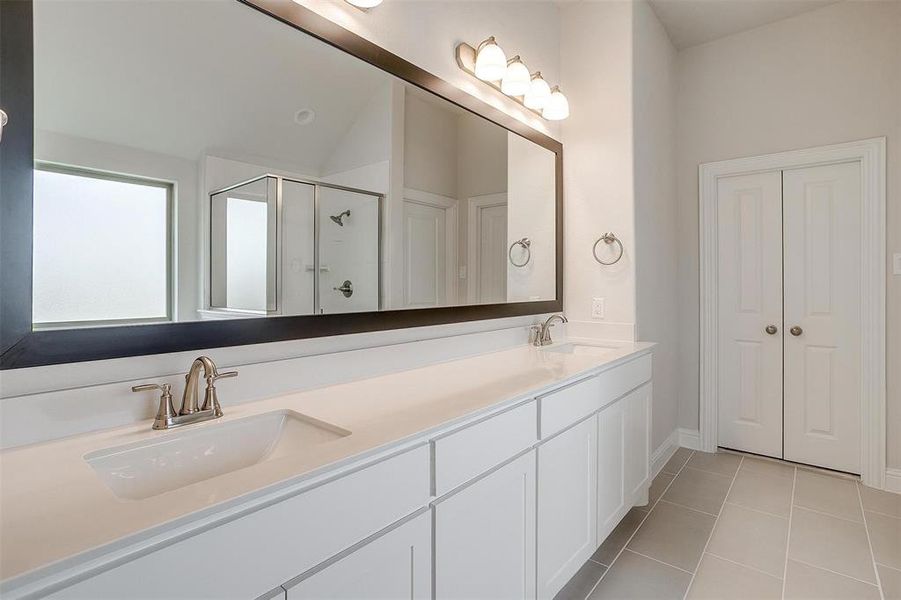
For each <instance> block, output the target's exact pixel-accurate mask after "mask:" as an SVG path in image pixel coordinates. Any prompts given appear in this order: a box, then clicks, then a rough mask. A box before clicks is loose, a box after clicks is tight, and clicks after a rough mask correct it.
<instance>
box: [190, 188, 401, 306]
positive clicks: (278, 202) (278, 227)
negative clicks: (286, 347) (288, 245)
mask: <svg viewBox="0 0 901 600" xmlns="http://www.w3.org/2000/svg"><path fill="white" fill-rule="evenodd" d="M268 178H272V179H275V254H276V261H275V286H274V287H275V309H274V310H268V309H267V310H265V311H254V310H241V309H231V308H228V307H219V306H213V268H212V266H213V196H218V195H219V194H224V193H226V192H229V191H231V190H235V189H237V188H240V187H244V186H245V185H249V184H251V183H255V182H257V181H260V180H263V179H268ZM285 181H289V182H291V183H299V184H302V185H309V186H312V188H313V312H312V313H310V315H321V314H323V313H321V312H320V311H321V309H322V300H321V298H320V292H321V290H320V280H319V279H320V274H321V272H320V266H321V254H322V253H321V252H320V250H319V242H320V225H319V217H320V208H321V207H320V189H322V188H329V189H333V190H340V191H342V192H351V193H354V194H361V195H364V196H372V197H375V198H376V201H377V202H378V222H377V225H376V227H377V230H376V246H377V248H378V250H377V256H376V265H377V269H378V272H377V283H376V287H377V296H376V297H377V303H378V308H376V310H377V311H380V310H383V308H384V300H383V296H384V294H383V291H382V286H383V284H384V273H383V271H384V269H383V264H382V256H383V252H384V249H383V248H382V243H383V242H384V236H383V232H384V227H385V198H386V196H385V194H383V193H380V192H373V191H371V190H364V189H361V188H353V187H348V186H346V185H338V184H335V183H326V182H324V181H317V180H316V179H308V178H305V177H294V176H287V175H277V174H275V173H268V172H267V173H263V174H262V175H257V176H256V177H252V178H250V179H245V180H243V181H240V182H238V183H234V184H232V185H229V186H226V187H224V188H221V189H217V190H214V191H212V192H210V193H209V194H207V196H208V198H209V202H208V204H207V210H208V214H209V219H208V224H209V227H206V228H205V230H204V233H205V235H207V236H209V239H208V240H207V243H206V252H207V260H206V270H207V273H206V274H205V279H206V281H207V283H208V284H209V289H208V290H207V293H205V294H204V296H205V298H204V302H205V303H206V304H207V307H208V309H209V310H210V311H214V312H222V313H227V314H229V315H247V316H248V317H250V316H254V317H278V316H286V317H290V316H309V315H305V314H299V315H295V314H285V313H283V312H282V304H283V303H282V283H283V273H282V271H283V269H282V241H283V240H284V235H283V231H282V190H283V184H284V182H285ZM267 304H268V298H267ZM351 312H359V311H351ZM329 314H336V315H340V314H350V313H340V312H339V313H329Z"/></svg>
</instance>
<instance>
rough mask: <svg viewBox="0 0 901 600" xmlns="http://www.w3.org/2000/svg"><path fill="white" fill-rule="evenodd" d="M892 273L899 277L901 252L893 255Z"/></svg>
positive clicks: (900, 272) (900, 273)
mask: <svg viewBox="0 0 901 600" xmlns="http://www.w3.org/2000/svg"><path fill="white" fill-rule="evenodd" d="M892 273H894V274H895V275H901V252H896V253H895V255H894V256H892Z"/></svg>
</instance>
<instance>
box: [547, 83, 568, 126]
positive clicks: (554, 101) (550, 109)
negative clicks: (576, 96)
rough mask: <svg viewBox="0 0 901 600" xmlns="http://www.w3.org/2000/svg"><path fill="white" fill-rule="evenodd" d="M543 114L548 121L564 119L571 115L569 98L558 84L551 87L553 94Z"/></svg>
mask: <svg viewBox="0 0 901 600" xmlns="http://www.w3.org/2000/svg"><path fill="white" fill-rule="evenodd" d="M541 114H542V115H543V116H544V118H545V119H547V120H548V121H562V120H563V119H565V118H566V117H568V116H569V100H567V99H566V96H564V95H563V92H561V91H560V88H558V87H557V86H556V85H555V86H554V87H553V88H552V89H551V96H550V98H548V100H547V104H546V105H545V107H544V110H543V111H541Z"/></svg>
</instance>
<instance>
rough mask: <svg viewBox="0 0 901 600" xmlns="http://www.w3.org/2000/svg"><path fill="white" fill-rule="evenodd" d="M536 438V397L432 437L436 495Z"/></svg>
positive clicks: (530, 443) (477, 473)
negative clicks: (450, 431) (478, 420)
mask: <svg viewBox="0 0 901 600" xmlns="http://www.w3.org/2000/svg"><path fill="white" fill-rule="evenodd" d="M537 440H538V408H537V403H536V402H535V401H534V400H533V401H531V402H528V403H526V404H522V405H520V406H517V407H515V408H511V409H509V410H506V411H504V412H502V413H500V414H498V415H494V416H492V417H488V418H487V419H485V420H484V421H480V422H478V423H476V424H475V425H470V426H469V427H466V428H464V429H461V430H458V431H454V432H452V433H449V434H447V435H444V436H442V437H439V438H437V439H435V440H433V442H432V443H433V445H434V450H435V495H436V496H441V495H443V494H445V493H447V492H449V491H450V490H452V489H454V488H455V487H457V486H458V485H460V484H463V483H466V482H467V481H469V480H470V479H473V478H475V477H477V476H478V475H480V474H482V473H484V472H485V471H487V470H488V469H490V468H491V467H493V466H495V465H499V464H500V463H502V462H504V461H505V460H507V459H508V458H511V457H513V456H515V455H516V454H517V453H519V452H522V451H523V450H525V449H526V448H528V447H529V446H531V445H532V444H534V443H535V442H536V441H537Z"/></svg>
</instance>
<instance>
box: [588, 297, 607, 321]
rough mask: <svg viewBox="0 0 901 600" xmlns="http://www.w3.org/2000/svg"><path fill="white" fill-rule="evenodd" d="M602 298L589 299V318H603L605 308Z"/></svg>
mask: <svg viewBox="0 0 901 600" xmlns="http://www.w3.org/2000/svg"><path fill="white" fill-rule="evenodd" d="M604 304H605V303H604V299H603V298H592V300H591V318H592V319H603V318H604V312H605V310H606V308H605V306H604Z"/></svg>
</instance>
